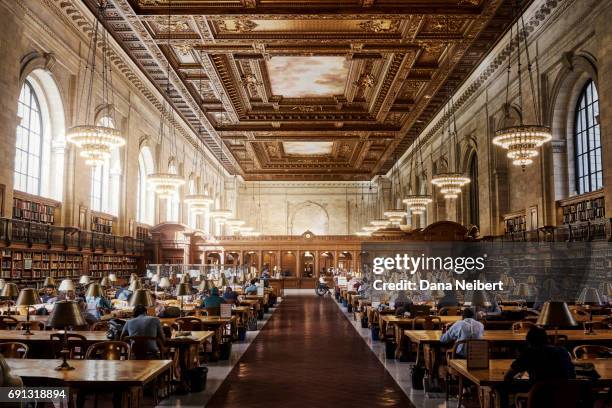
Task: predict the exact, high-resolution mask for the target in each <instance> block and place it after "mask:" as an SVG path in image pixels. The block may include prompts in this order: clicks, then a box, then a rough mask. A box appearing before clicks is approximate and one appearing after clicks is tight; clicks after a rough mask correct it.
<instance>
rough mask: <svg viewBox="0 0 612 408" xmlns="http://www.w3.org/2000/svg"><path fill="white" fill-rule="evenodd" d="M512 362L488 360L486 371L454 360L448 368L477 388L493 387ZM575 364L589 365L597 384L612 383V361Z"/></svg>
mask: <svg viewBox="0 0 612 408" xmlns="http://www.w3.org/2000/svg"><path fill="white" fill-rule="evenodd" d="M513 361H514V360H511V359H499V360H497V359H496V360H489V368H488V369H478V370H474V369H471V370H468V368H467V360H463V359H454V360H451V361H450V362H449V365H450V367H452V368H454V369H455V370H456V371H457V372H458V373H459V374H461V375H462V376H463V377H465V378H467V379H469V380H470V381H472V382H473V383H475V384H476V385H479V386H494V385H497V384H501V383H503V382H504V376H505V374H506V373H507V372H508V369H509V368H510V364H512V362H513ZM574 362H575V363H591V364H593V365H594V366H595V370H596V371H597V373H598V374H599V375H600V378H599V379H598V381H599V382H605V383H610V382H612V359H591V360H575V361H574Z"/></svg>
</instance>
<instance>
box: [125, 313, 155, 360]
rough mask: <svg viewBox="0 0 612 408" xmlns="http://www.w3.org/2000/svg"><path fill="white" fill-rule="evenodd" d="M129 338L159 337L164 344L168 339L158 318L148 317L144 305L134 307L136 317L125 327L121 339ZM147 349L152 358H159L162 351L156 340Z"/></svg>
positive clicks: (151, 341)
mask: <svg viewBox="0 0 612 408" xmlns="http://www.w3.org/2000/svg"><path fill="white" fill-rule="evenodd" d="M127 336H148V337H157V338H159V339H160V340H161V342H162V343H163V342H164V341H165V339H166V338H165V337H164V331H163V330H162V325H161V322H160V320H159V319H158V318H157V317H153V316H147V308H146V307H144V306H143V305H136V306H134V317H133V318H132V319H129V320H128V321H127V322H126V323H125V326H123V331H122V332H121V338H124V337H127ZM147 349H148V351H147V352H148V354H150V355H151V357H157V356H158V354H159V351H160V350H159V348H158V347H157V343H156V342H155V341H154V340H149V341H148V342H147Z"/></svg>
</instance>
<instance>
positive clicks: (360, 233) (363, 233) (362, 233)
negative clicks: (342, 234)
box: [355, 231, 372, 237]
mask: <svg viewBox="0 0 612 408" xmlns="http://www.w3.org/2000/svg"><path fill="white" fill-rule="evenodd" d="M355 235H357V236H358V237H371V236H372V233H371V232H369V231H357V232H355Z"/></svg>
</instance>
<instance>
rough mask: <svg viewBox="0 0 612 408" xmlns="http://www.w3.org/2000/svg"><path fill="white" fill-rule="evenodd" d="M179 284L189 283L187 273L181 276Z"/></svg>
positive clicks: (189, 277) (189, 278)
mask: <svg viewBox="0 0 612 408" xmlns="http://www.w3.org/2000/svg"><path fill="white" fill-rule="evenodd" d="M181 283H191V276H189V274H188V273H184V274H183V276H181Z"/></svg>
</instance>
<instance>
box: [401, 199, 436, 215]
mask: <svg viewBox="0 0 612 408" xmlns="http://www.w3.org/2000/svg"><path fill="white" fill-rule="evenodd" d="M432 201H433V200H432V198H431V196H428V195H409V196H407V197H406V198H404V200H403V202H404V204H406V206H408V210H410V212H412V214H417V215H420V214H424V213H425V211H426V210H427V205H428V204H431V202H432Z"/></svg>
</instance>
